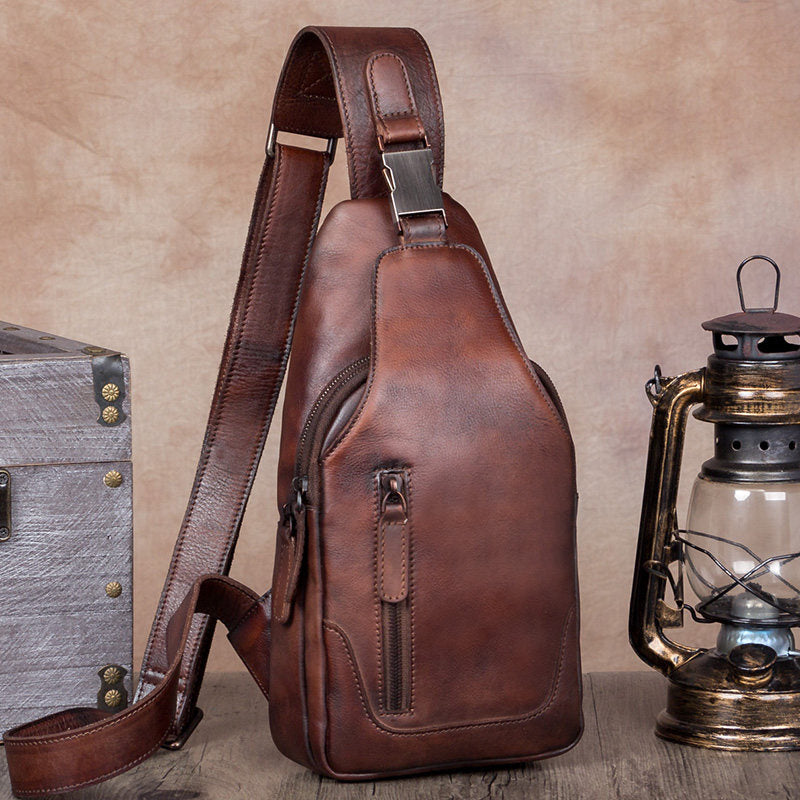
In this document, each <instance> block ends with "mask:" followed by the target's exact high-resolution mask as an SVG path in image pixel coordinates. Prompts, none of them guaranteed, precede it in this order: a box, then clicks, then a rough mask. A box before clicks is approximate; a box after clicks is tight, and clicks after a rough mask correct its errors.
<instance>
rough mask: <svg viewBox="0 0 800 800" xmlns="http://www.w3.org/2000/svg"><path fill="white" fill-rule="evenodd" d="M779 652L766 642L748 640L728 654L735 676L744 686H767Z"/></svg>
mask: <svg viewBox="0 0 800 800" xmlns="http://www.w3.org/2000/svg"><path fill="white" fill-rule="evenodd" d="M777 660H778V654H777V653H776V652H775V651H774V650H773V649H772V648H771V647H769V645H766V644H757V643H755V642H748V643H746V644H740V645H739V646H738V647H734V648H733V650H731V652H730V653H729V654H728V661H729V662H730V664H731V666H732V667H733V671H734V677H735V678H736V680H737V681H738V682H739V683H741V684H742V685H743V686H751V687H758V686H765V685H766V684H768V683H769V682H770V680H772V671H773V669H774V667H775V662H776V661H777Z"/></svg>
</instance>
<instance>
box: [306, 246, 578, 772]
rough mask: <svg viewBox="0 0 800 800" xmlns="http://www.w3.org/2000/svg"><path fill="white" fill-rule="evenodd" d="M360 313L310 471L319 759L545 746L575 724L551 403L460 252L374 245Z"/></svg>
mask: <svg viewBox="0 0 800 800" xmlns="http://www.w3.org/2000/svg"><path fill="white" fill-rule="evenodd" d="M373 315H374V319H373V321H372V328H373V332H372V356H371V365H370V375H369V380H368V384H367V388H366V391H365V394H364V399H363V400H362V404H361V407H360V408H359V410H358V411H357V412H356V413H355V415H354V418H353V420H352V422H351V424H350V425H349V426H348V427H346V428H345V430H344V432H343V434H342V435H341V436H340V438H339V440H338V441H334V442H333V443H332V444H331V445H330V446H329V448H328V452H327V454H326V455H325V457H324V460H323V468H322V473H321V481H322V497H321V505H320V511H321V514H320V521H321V526H322V529H321V531H320V533H319V545H320V550H321V567H322V573H323V574H324V586H323V587H321V588H322V591H323V597H324V602H323V606H324V617H325V619H324V622H323V625H324V629H325V633H324V637H325V638H324V641H325V645H326V653H325V657H326V661H325V673H326V683H325V692H326V710H327V728H326V732H325V760H326V762H327V766H328V769H329V770H330V771H331V772H333V773H335V774H339V775H345V776H350V777H352V776H361V775H367V774H372V773H384V772H387V771H389V772H403V771H406V770H418V769H421V768H424V767H425V766H428V767H429V768H430V767H432V766H445V765H453V764H458V763H478V762H483V761H487V760H497V761H502V760H508V759H512V760H513V759H520V758H525V757H532V756H538V755H543V754H546V753H549V752H555V751H558V750H560V749H564V748H565V747H567V746H569V745H570V744H571V743H572V742H574V741H575V739H576V737H577V736H578V734H579V731H580V727H581V722H580V707H579V690H578V688H577V687H578V686H579V681H580V677H579V668H578V660H577V585H576V577H575V552H574V511H575V485H574V463H573V454H572V446H571V441H570V439H569V435H568V432H567V431H566V427H565V423H564V420H563V419H562V418H561V416H560V414H559V412H558V411H557V409H556V408H555V406H554V405H553V402H552V400H551V399H550V397H549V396H548V395H547V394H546V392H545V391H544V390H543V389H542V386H541V384H540V382H539V380H538V378H537V377H536V375H535V374H534V372H533V370H532V368H531V366H530V364H529V362H528V361H527V359H526V358H525V356H524V353H523V352H522V349H521V347H520V345H519V342H518V340H517V338H516V335H515V333H514V331H513V328H512V327H511V326H510V323H509V321H508V320H507V317H506V314H505V309H504V307H503V305H502V302H501V301H500V298H499V296H498V295H497V294H496V293H495V291H494V286H493V281H492V277H491V274H490V272H489V270H488V268H487V266H486V265H485V264H484V263H483V260H482V259H481V258H480V256H479V255H478V254H477V253H475V252H474V251H472V250H471V249H469V248H465V247H456V246H430V245H422V246H415V247H409V248H402V249H398V250H394V251H391V252H389V253H387V254H386V255H385V256H384V257H383V258H382V259H381V260H380V262H379V265H378V268H377V276H376V278H375V298H374V305H373ZM356 731H358V732H359V734H358V735H356V733H355V732H356Z"/></svg>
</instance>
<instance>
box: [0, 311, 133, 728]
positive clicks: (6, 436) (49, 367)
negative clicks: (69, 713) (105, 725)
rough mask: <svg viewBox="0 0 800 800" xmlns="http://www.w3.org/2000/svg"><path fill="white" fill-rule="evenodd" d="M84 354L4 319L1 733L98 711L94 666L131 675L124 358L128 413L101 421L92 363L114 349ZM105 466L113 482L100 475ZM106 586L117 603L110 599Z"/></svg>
mask: <svg viewBox="0 0 800 800" xmlns="http://www.w3.org/2000/svg"><path fill="white" fill-rule="evenodd" d="M84 347H87V346H86V345H84V343H82V342H75V341H72V340H69V339H64V338H62V337H54V336H50V335H49V334H43V333H41V332H40V331H34V330H31V329H26V328H20V327H19V326H16V325H11V324H8V323H0V468H3V469H5V470H7V471H8V473H9V474H10V476H11V507H12V508H11V515H12V520H11V538H10V539H9V540H8V541H5V542H0V731H2V730H5V729H7V728H8V727H11V726H13V725H17V724H19V723H21V722H24V721H28V720H30V719H33V718H34V717H38V716H41V715H43V714H48V713H51V712H52V711H55V710H58V709H61V708H67V707H70V706H76V705H94V704H95V703H96V701H97V692H98V690H99V689H100V678H99V677H98V675H97V672H98V670H99V669H100V668H101V667H102V666H104V665H106V664H109V663H116V664H120V665H122V666H123V667H125V668H126V669H127V670H128V671H130V669H131V663H132V622H133V615H132V609H133V605H132V599H133V598H132V577H133V576H132V571H133V564H132V544H133V542H132V531H133V519H132V503H131V499H132V471H131V464H130V457H131V424H130V385H129V369H128V362H127V359H125V358H124V357H123V358H122V359H121V364H122V369H123V378H124V385H123V386H122V387H121V388H122V390H123V393H122V399H121V404H122V411H123V413H124V415H125V417H124V419H123V420H122V421H121V422H120V424H118V425H112V426H108V425H102V424H100V423H99V422H98V417H99V416H100V413H101V406H100V405H99V404H98V401H97V399H96V393H95V385H94V375H93V370H92V364H93V362H92V358H93V354H96V355H98V356H100V355H108V354H109V353H110V351H103V350H101V349H100V348H91V347H89V352H84V351H83V348H84ZM98 363H101V362H98ZM105 374H107V373H105ZM101 377H102V376H101ZM99 386H100V384H98V391H99ZM118 405H119V403H118ZM111 470H116V471H118V472H119V473H120V474H121V475H122V483H121V485H120V486H118V487H110V486H108V485H106V483H105V482H104V480H103V479H104V476H105V475H106V474H107V473H108V472H109V471H111ZM112 581H116V582H118V583H119V584H120V585H121V587H122V593H121V595H120V596H119V597H116V598H115V597H109V595H108V594H107V593H106V585H107V584H108V583H110V582H112ZM125 683H126V688H127V689H128V691H129V692H130V689H131V679H130V676H129V677H127V678H126V681H125Z"/></svg>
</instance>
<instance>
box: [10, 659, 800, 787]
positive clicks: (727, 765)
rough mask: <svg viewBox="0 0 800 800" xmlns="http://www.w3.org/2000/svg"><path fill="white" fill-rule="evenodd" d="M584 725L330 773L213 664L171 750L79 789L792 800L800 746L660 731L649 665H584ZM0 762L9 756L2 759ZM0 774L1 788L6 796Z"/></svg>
mask: <svg viewBox="0 0 800 800" xmlns="http://www.w3.org/2000/svg"><path fill="white" fill-rule="evenodd" d="M585 690H586V691H585V699H584V715H585V718H586V730H585V733H584V736H583V739H582V740H581V742H580V743H579V744H578V745H577V747H575V748H574V749H573V750H571V751H570V752H569V753H566V754H565V755H563V756H559V757H557V758H552V759H548V760H546V761H539V762H536V763H533V764H526V765H521V766H516V767H510V768H507V769H491V770H472V771H465V772H452V773H444V774H440V775H426V776H422V777H418V778H405V779H402V780H385V781H377V782H368V783H351V784H346V783H336V782H335V781H331V780H328V779H326V778H320V777H318V776H317V775H314V774H312V773H311V772H309V771H308V770H307V769H304V768H303V767H300V766H298V765H297V764H294V763H292V762H291V761H289V760H287V759H286V758H284V757H283V756H282V755H281V754H280V753H278V751H277V750H276V749H275V746H274V745H273V744H272V741H271V739H270V738H269V732H268V727H267V704H266V703H265V702H264V701H263V698H262V697H261V695H260V693H259V691H258V689H257V688H256V686H255V684H254V683H253V681H252V679H251V678H250V676H249V675H247V674H245V673H237V674H227V675H219V674H217V675H209V676H208V678H207V679H206V681H205V684H204V686H203V691H202V692H201V695H200V705H201V706H202V708H203V709H205V712H206V718H205V719H204V721H203V722H202V724H201V725H200V727H199V728H198V729H197V731H196V733H195V734H194V736H193V737H192V738H191V739H190V740H189V743H188V744H187V745H186V747H185V748H184V749H183V750H182V751H180V752H177V753H174V752H167V751H161V752H159V753H157V754H156V755H155V756H154V757H153V758H152V759H150V761H147V762H146V763H144V764H142V765H141V766H139V767H136V768H135V769H134V770H132V771H131V772H128V773H126V774H124V775H121V776H119V777H117V778H115V779H113V780H112V781H111V782H109V783H105V784H103V785H101V786H95V787H92V788H90V789H86V790H84V791H82V792H78V793H76V794H74V795H70V797H74V798H76V800H134V798H136V799H137V800H156V798H157V799H158V800H190V798H203V800H251V799H252V798H265V799H266V798H291V800H303V798H309V800H311V798H313V800H372V799H373V798H378V799H379V800H408V798H418V799H419V800H422V799H423V798H426V799H427V798H438V799H440V800H445V799H447V800H484V799H488V800H492V799H496V800H515V799H519V800H521V799H522V798H531V800H533V798H536V800H539V799H540V798H547V800H583V799H586V800H606V799H607V798H614V799H615V800H675V799H676V798H681V800H778V798H780V800H794V799H795V798H800V754H798V753H719V752H712V751H709V750H701V749H697V748H693V747H686V746H683V745H677V744H670V743H667V742H662V741H660V740H659V739H656V737H655V736H654V734H653V724H654V721H655V715H656V713H657V712H658V711H659V710H660V709H661V708H662V707H663V704H664V699H665V684H664V680H663V679H662V678H661V677H660V676H658V675H656V674H655V673H651V672H630V673H616V674H600V675H590V676H588V677H587V679H586V682H585ZM0 770H2V772H4V771H5V765H4V764H3V765H2V768H0ZM10 798H11V792H10V790H9V788H8V784H7V782H3V781H2V780H0V800H10Z"/></svg>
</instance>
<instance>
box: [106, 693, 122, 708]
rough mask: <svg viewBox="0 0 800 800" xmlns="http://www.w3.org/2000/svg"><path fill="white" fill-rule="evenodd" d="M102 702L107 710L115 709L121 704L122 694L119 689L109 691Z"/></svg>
mask: <svg viewBox="0 0 800 800" xmlns="http://www.w3.org/2000/svg"><path fill="white" fill-rule="evenodd" d="M103 700H104V701H105V704H106V705H107V706H108V707H109V708H116V707H117V706H118V705H119V704H120V703H121V702H122V692H121V691H120V690H119V689H109V690H108V691H107V692H106V693H105V695H104V696H103Z"/></svg>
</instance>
